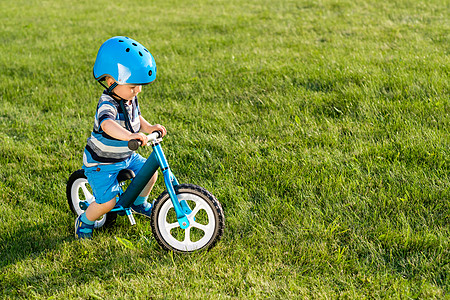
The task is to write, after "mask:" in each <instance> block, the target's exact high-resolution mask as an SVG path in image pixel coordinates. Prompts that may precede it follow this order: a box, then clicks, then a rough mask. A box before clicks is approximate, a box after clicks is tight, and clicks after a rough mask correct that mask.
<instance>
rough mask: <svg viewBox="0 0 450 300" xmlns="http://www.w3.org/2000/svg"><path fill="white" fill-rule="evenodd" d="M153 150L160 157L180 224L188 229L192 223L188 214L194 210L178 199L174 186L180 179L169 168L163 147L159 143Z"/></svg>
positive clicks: (168, 190) (167, 186)
mask: <svg viewBox="0 0 450 300" xmlns="http://www.w3.org/2000/svg"><path fill="white" fill-rule="evenodd" d="M153 151H154V152H155V154H156V158H157V159H158V162H159V165H160V167H161V170H162V173H163V176H164V183H165V185H166V189H167V192H168V193H169V196H170V199H171V200H172V204H173V208H174V210H175V214H176V215H177V220H178V224H179V225H180V227H181V228H182V229H186V228H188V227H189V225H190V223H189V220H188V218H187V217H186V215H188V214H190V213H191V212H192V211H191V209H190V208H189V206H188V205H187V203H186V201H184V200H182V201H178V197H177V194H176V193H175V188H174V186H177V185H178V180H177V179H176V178H175V175H173V173H172V171H171V170H170V168H169V165H168V163H167V160H166V157H165V156H164V152H163V151H162V149H161V146H160V145H159V144H156V145H154V146H153Z"/></svg>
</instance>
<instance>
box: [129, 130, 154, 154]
mask: <svg viewBox="0 0 450 300" xmlns="http://www.w3.org/2000/svg"><path fill="white" fill-rule="evenodd" d="M147 137H148V139H149V141H152V140H156V139H159V138H161V137H162V132H161V131H159V130H157V131H153V132H152V133H151V134H149V135H148V136H147ZM140 146H142V142H141V141H140V140H135V139H134V140H129V141H128V149H130V150H132V151H136V150H137V149H139V147H140Z"/></svg>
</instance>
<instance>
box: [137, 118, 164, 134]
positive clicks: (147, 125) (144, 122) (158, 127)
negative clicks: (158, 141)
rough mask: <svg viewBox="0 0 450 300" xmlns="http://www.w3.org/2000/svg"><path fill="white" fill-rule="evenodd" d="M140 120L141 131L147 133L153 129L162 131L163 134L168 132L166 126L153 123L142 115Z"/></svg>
mask: <svg viewBox="0 0 450 300" xmlns="http://www.w3.org/2000/svg"><path fill="white" fill-rule="evenodd" d="M139 121H140V122H141V131H142V132H145V133H148V134H150V133H152V132H153V131H157V130H159V131H161V133H162V136H165V135H166V134H167V130H166V128H165V127H164V126H162V125H160V124H156V125H151V124H150V123H149V122H147V120H145V119H144V118H143V117H142V116H139Z"/></svg>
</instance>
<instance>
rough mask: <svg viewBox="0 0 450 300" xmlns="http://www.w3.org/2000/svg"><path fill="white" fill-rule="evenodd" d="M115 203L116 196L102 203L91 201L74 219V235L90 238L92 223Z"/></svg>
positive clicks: (80, 237)
mask: <svg viewBox="0 0 450 300" xmlns="http://www.w3.org/2000/svg"><path fill="white" fill-rule="evenodd" d="M115 205H116V198H115V197H114V198H113V199H111V200H110V201H108V202H106V203H102V204H98V203H97V202H95V201H94V202H92V203H91V204H90V205H89V207H88V208H87V209H86V211H85V212H84V213H83V214H81V215H80V216H79V217H78V218H77V219H76V220H75V236H76V237H77V238H79V239H91V238H92V232H93V230H94V223H95V220H97V219H98V218H99V217H100V216H102V215H104V214H106V213H107V212H109V211H110V210H111V209H113V208H114V206H115Z"/></svg>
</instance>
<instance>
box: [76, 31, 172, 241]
mask: <svg viewBox="0 0 450 300" xmlns="http://www.w3.org/2000/svg"><path fill="white" fill-rule="evenodd" d="M94 77H95V79H96V80H97V81H98V82H99V83H100V84H101V85H102V86H103V87H105V89H106V90H105V91H104V92H103V94H102V96H101V97H100V100H99V102H98V105H97V111H96V114H95V123H94V129H93V131H92V134H91V136H90V137H89V138H88V140H87V145H86V148H85V150H84V154H83V169H84V172H85V175H86V177H87V179H88V181H89V184H90V185H91V187H92V190H93V193H94V196H95V202H92V203H91V204H90V205H89V207H88V209H87V210H86V212H85V213H83V214H82V215H80V216H79V217H78V218H77V219H76V221H75V236H76V237H77V238H80V239H85V238H87V239H91V238H92V231H93V229H94V222H95V220H96V219H98V218H99V217H100V216H102V215H103V214H105V213H107V212H109V211H110V210H111V209H113V208H114V206H115V205H116V196H117V194H118V193H119V189H120V187H119V183H118V181H117V174H118V173H119V171H120V170H122V169H130V170H132V171H133V172H134V173H135V174H137V173H138V172H139V170H140V169H141V167H142V166H143V165H144V163H145V161H146V159H145V158H143V157H142V156H140V155H139V154H136V153H134V151H131V150H129V149H128V147H127V144H128V141H129V140H131V139H137V140H140V141H141V142H142V143H143V145H145V144H147V142H148V139H147V137H146V135H145V134H143V133H141V132H145V133H152V132H154V131H156V130H159V131H161V133H162V135H163V136H164V135H165V134H166V129H165V128H164V126H162V125H159V124H156V125H150V124H149V123H148V122H147V121H146V120H145V119H144V118H143V117H142V116H141V111H140V109H139V103H138V100H137V95H138V94H139V93H140V92H141V90H142V85H145V84H149V83H151V82H153V81H154V80H155V78H156V63H155V60H154V59H153V56H152V55H151V54H150V52H149V51H148V50H147V49H146V48H145V47H144V46H142V45H141V44H140V43H138V42H137V41H135V40H132V39H130V38H127V37H123V36H117V37H113V38H111V39H109V40H107V41H106V42H104V43H103V45H102V46H101V47H100V49H99V51H98V53H97V58H96V60H95V64H94ZM103 81H104V83H103ZM105 83H106V84H105ZM157 175H158V173H155V174H154V175H153V177H152V178H151V179H150V181H149V182H148V184H147V185H146V187H145V188H144V190H143V191H142V193H141V194H140V195H139V197H138V198H137V199H136V201H135V202H134V203H133V205H132V206H131V208H132V210H133V211H134V212H135V213H138V214H141V215H144V216H146V217H149V218H150V214H151V208H152V206H151V204H150V203H148V202H147V198H148V195H149V194H150V191H151V190H152V188H153V185H154V184H155V182H156V179H157Z"/></svg>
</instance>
